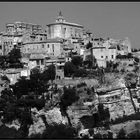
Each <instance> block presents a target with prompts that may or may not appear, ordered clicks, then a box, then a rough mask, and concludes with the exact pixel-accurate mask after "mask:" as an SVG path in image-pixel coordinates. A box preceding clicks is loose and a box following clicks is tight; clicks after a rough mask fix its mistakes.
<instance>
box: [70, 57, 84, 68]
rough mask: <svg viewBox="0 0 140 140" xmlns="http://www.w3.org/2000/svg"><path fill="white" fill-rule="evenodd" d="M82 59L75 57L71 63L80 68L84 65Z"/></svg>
mask: <svg viewBox="0 0 140 140" xmlns="http://www.w3.org/2000/svg"><path fill="white" fill-rule="evenodd" d="M82 61H83V59H82V57H81V56H73V57H72V60H71V62H72V63H73V65H75V67H77V68H78V67H79V66H81V65H82Z"/></svg>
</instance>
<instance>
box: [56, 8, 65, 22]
mask: <svg viewBox="0 0 140 140" xmlns="http://www.w3.org/2000/svg"><path fill="white" fill-rule="evenodd" d="M56 22H65V19H64V17H63V15H62V12H61V10H60V11H59V14H58V17H57V18H56Z"/></svg>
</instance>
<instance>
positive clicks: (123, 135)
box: [117, 128, 126, 138]
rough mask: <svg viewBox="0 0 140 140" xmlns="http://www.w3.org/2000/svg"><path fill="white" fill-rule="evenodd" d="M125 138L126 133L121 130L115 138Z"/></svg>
mask: <svg viewBox="0 0 140 140" xmlns="http://www.w3.org/2000/svg"><path fill="white" fill-rule="evenodd" d="M125 137H126V132H125V131H124V129H123V128H122V129H121V130H120V131H119V133H118V135H117V138H125Z"/></svg>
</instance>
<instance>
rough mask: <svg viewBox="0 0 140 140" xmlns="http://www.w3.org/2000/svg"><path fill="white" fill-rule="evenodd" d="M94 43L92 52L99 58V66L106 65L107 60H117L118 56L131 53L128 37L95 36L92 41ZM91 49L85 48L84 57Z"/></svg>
mask: <svg viewBox="0 0 140 140" xmlns="http://www.w3.org/2000/svg"><path fill="white" fill-rule="evenodd" d="M90 42H91V43H92V54H93V55H94V57H95V58H96V60H97V64H98V66H99V67H106V62H107V61H115V60H116V56H117V55H119V54H121V55H127V54H128V53H131V45H130V41H129V39H128V38H125V39H124V40H115V39H110V38H107V39H103V38H94V39H93V40H91V41H90ZM89 53H90V54H91V52H90V49H89V51H88V49H85V50H84V58H85V57H86V55H89Z"/></svg>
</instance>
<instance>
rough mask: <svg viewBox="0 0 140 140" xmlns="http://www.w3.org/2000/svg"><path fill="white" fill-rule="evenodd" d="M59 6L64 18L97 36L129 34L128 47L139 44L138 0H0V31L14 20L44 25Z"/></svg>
mask: <svg viewBox="0 0 140 140" xmlns="http://www.w3.org/2000/svg"><path fill="white" fill-rule="evenodd" d="M60 10H61V11H62V14H63V16H64V17H65V19H66V20H67V21H69V22H73V23H79V24H82V25H84V26H85V27H87V28H88V29H90V30H91V31H92V32H93V33H94V35H95V36H97V37H112V38H114V39H123V38H125V37H129V38H130V41H131V45H132V47H133V48H140V3H139V2H134V3H133V2H75V3H74V2H0V31H3V30H5V24H6V23H10V22H15V21H25V22H31V23H35V24H40V25H42V26H43V27H45V26H46V24H48V23H52V22H54V21H55V18H56V17H57V15H58V12H59V11H60Z"/></svg>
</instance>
